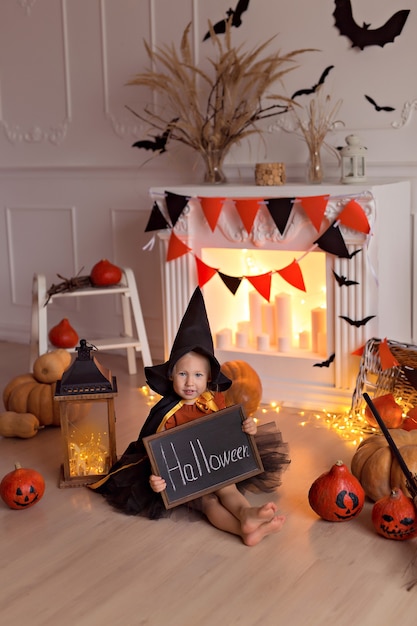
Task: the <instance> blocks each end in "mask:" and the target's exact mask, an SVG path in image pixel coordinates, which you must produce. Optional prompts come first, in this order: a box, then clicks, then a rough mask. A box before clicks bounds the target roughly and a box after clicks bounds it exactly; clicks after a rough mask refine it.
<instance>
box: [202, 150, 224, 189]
mask: <svg viewBox="0 0 417 626" xmlns="http://www.w3.org/2000/svg"><path fill="white" fill-rule="evenodd" d="M201 156H202V157H203V160H204V165H205V173H204V182H205V183H211V184H214V185H221V184H222V183H225V182H226V176H225V174H224V172H223V161H224V157H225V156H226V154H225V152H224V150H210V151H207V152H202V153H201Z"/></svg>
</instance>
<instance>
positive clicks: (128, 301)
mask: <svg viewBox="0 0 417 626" xmlns="http://www.w3.org/2000/svg"><path fill="white" fill-rule="evenodd" d="M121 269H122V272H123V278H122V281H121V283H120V284H118V285H115V286H112V287H82V288H80V289H76V290H74V291H66V292H61V293H57V294H54V295H52V296H50V298H49V301H48V304H45V303H46V301H47V299H48V294H47V287H46V277H45V275H44V274H34V276H33V283H32V324H31V338H30V362H29V371H32V368H33V363H34V361H35V359H36V358H37V357H38V356H39V355H41V354H44V353H45V352H48V350H50V349H53V346H49V342H48V306H49V305H50V304H51V302H52V301H53V300H55V299H56V298H79V297H84V296H98V295H117V294H119V295H120V298H121V306H122V314H123V334H122V335H121V336H120V337H115V338H106V339H88V343H91V344H93V345H94V346H96V347H97V348H98V349H100V350H117V349H120V348H125V349H126V352H127V364H128V370H129V374H136V372H137V368H136V352H141V353H142V362H143V365H144V367H148V366H151V365H152V359H151V353H150V350H149V344H148V337H147V335H146V329H145V324H144V321H143V314H142V309H141V306H140V300H139V294H138V290H137V287H136V280H135V276H134V274H133V271H132V270H131V269H130V268H127V267H125V268H121ZM132 314H133V320H132ZM133 321H134V322H135V329H134V328H133V323H132V322H133ZM134 331H135V332H134Z"/></svg>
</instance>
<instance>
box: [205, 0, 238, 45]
mask: <svg viewBox="0 0 417 626" xmlns="http://www.w3.org/2000/svg"><path fill="white" fill-rule="evenodd" d="M248 7H249V0H239V2H238V3H237V5H236V9H235V10H233V9H229V10H228V11H226V15H227V18H225V19H223V20H220V21H219V22H216V24H214V26H213V30H214V32H215V33H216V35H221V34H222V33H225V32H226V24H227V22H228V21H229V19H230V18H232V26H235V27H236V28H238V27H239V26H241V24H242V19H241V17H242V14H243V13H244V12H245V11H247V10H248ZM209 38H210V31H208V32H207V33H206V34H205V35H204V39H203V41H206V40H207V39H209Z"/></svg>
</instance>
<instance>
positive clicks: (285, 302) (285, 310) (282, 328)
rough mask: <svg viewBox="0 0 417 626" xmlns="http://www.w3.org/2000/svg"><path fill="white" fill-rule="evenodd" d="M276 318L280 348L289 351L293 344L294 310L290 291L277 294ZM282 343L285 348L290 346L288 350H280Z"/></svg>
mask: <svg viewBox="0 0 417 626" xmlns="http://www.w3.org/2000/svg"><path fill="white" fill-rule="evenodd" d="M275 319H276V333H277V337H278V342H277V343H278V350H279V351H280V352H284V351H287V352H288V350H290V349H291V345H292V311H291V296H290V294H289V293H279V294H278V295H277V296H275ZM280 340H281V341H280ZM282 340H284V341H282ZM280 344H281V347H284V348H285V347H286V346H289V348H288V349H287V350H280V348H279V346H280Z"/></svg>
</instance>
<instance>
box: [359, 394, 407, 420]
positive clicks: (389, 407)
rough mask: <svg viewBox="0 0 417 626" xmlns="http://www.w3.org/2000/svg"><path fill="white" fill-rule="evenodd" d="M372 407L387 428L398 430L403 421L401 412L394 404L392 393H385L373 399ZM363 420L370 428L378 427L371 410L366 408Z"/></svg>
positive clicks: (398, 406)
mask: <svg viewBox="0 0 417 626" xmlns="http://www.w3.org/2000/svg"><path fill="white" fill-rule="evenodd" d="M372 402H373V405H374V407H375V408H376V410H377V411H378V413H379V415H380V416H381V419H382V421H383V422H384V424H385V426H386V427H387V428H399V427H400V426H401V424H402V421H403V410H402V408H401V407H400V405H399V404H397V403H396V401H395V398H394V396H393V394H392V393H386V394H384V395H383V396H378V397H377V398H374V399H373V401H372ZM365 419H366V421H367V422H368V424H369V425H370V426H376V427H377V426H378V422H377V421H376V419H375V417H374V415H373V413H372V411H371V409H370V408H369V406H368V405H367V406H366V409H365Z"/></svg>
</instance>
